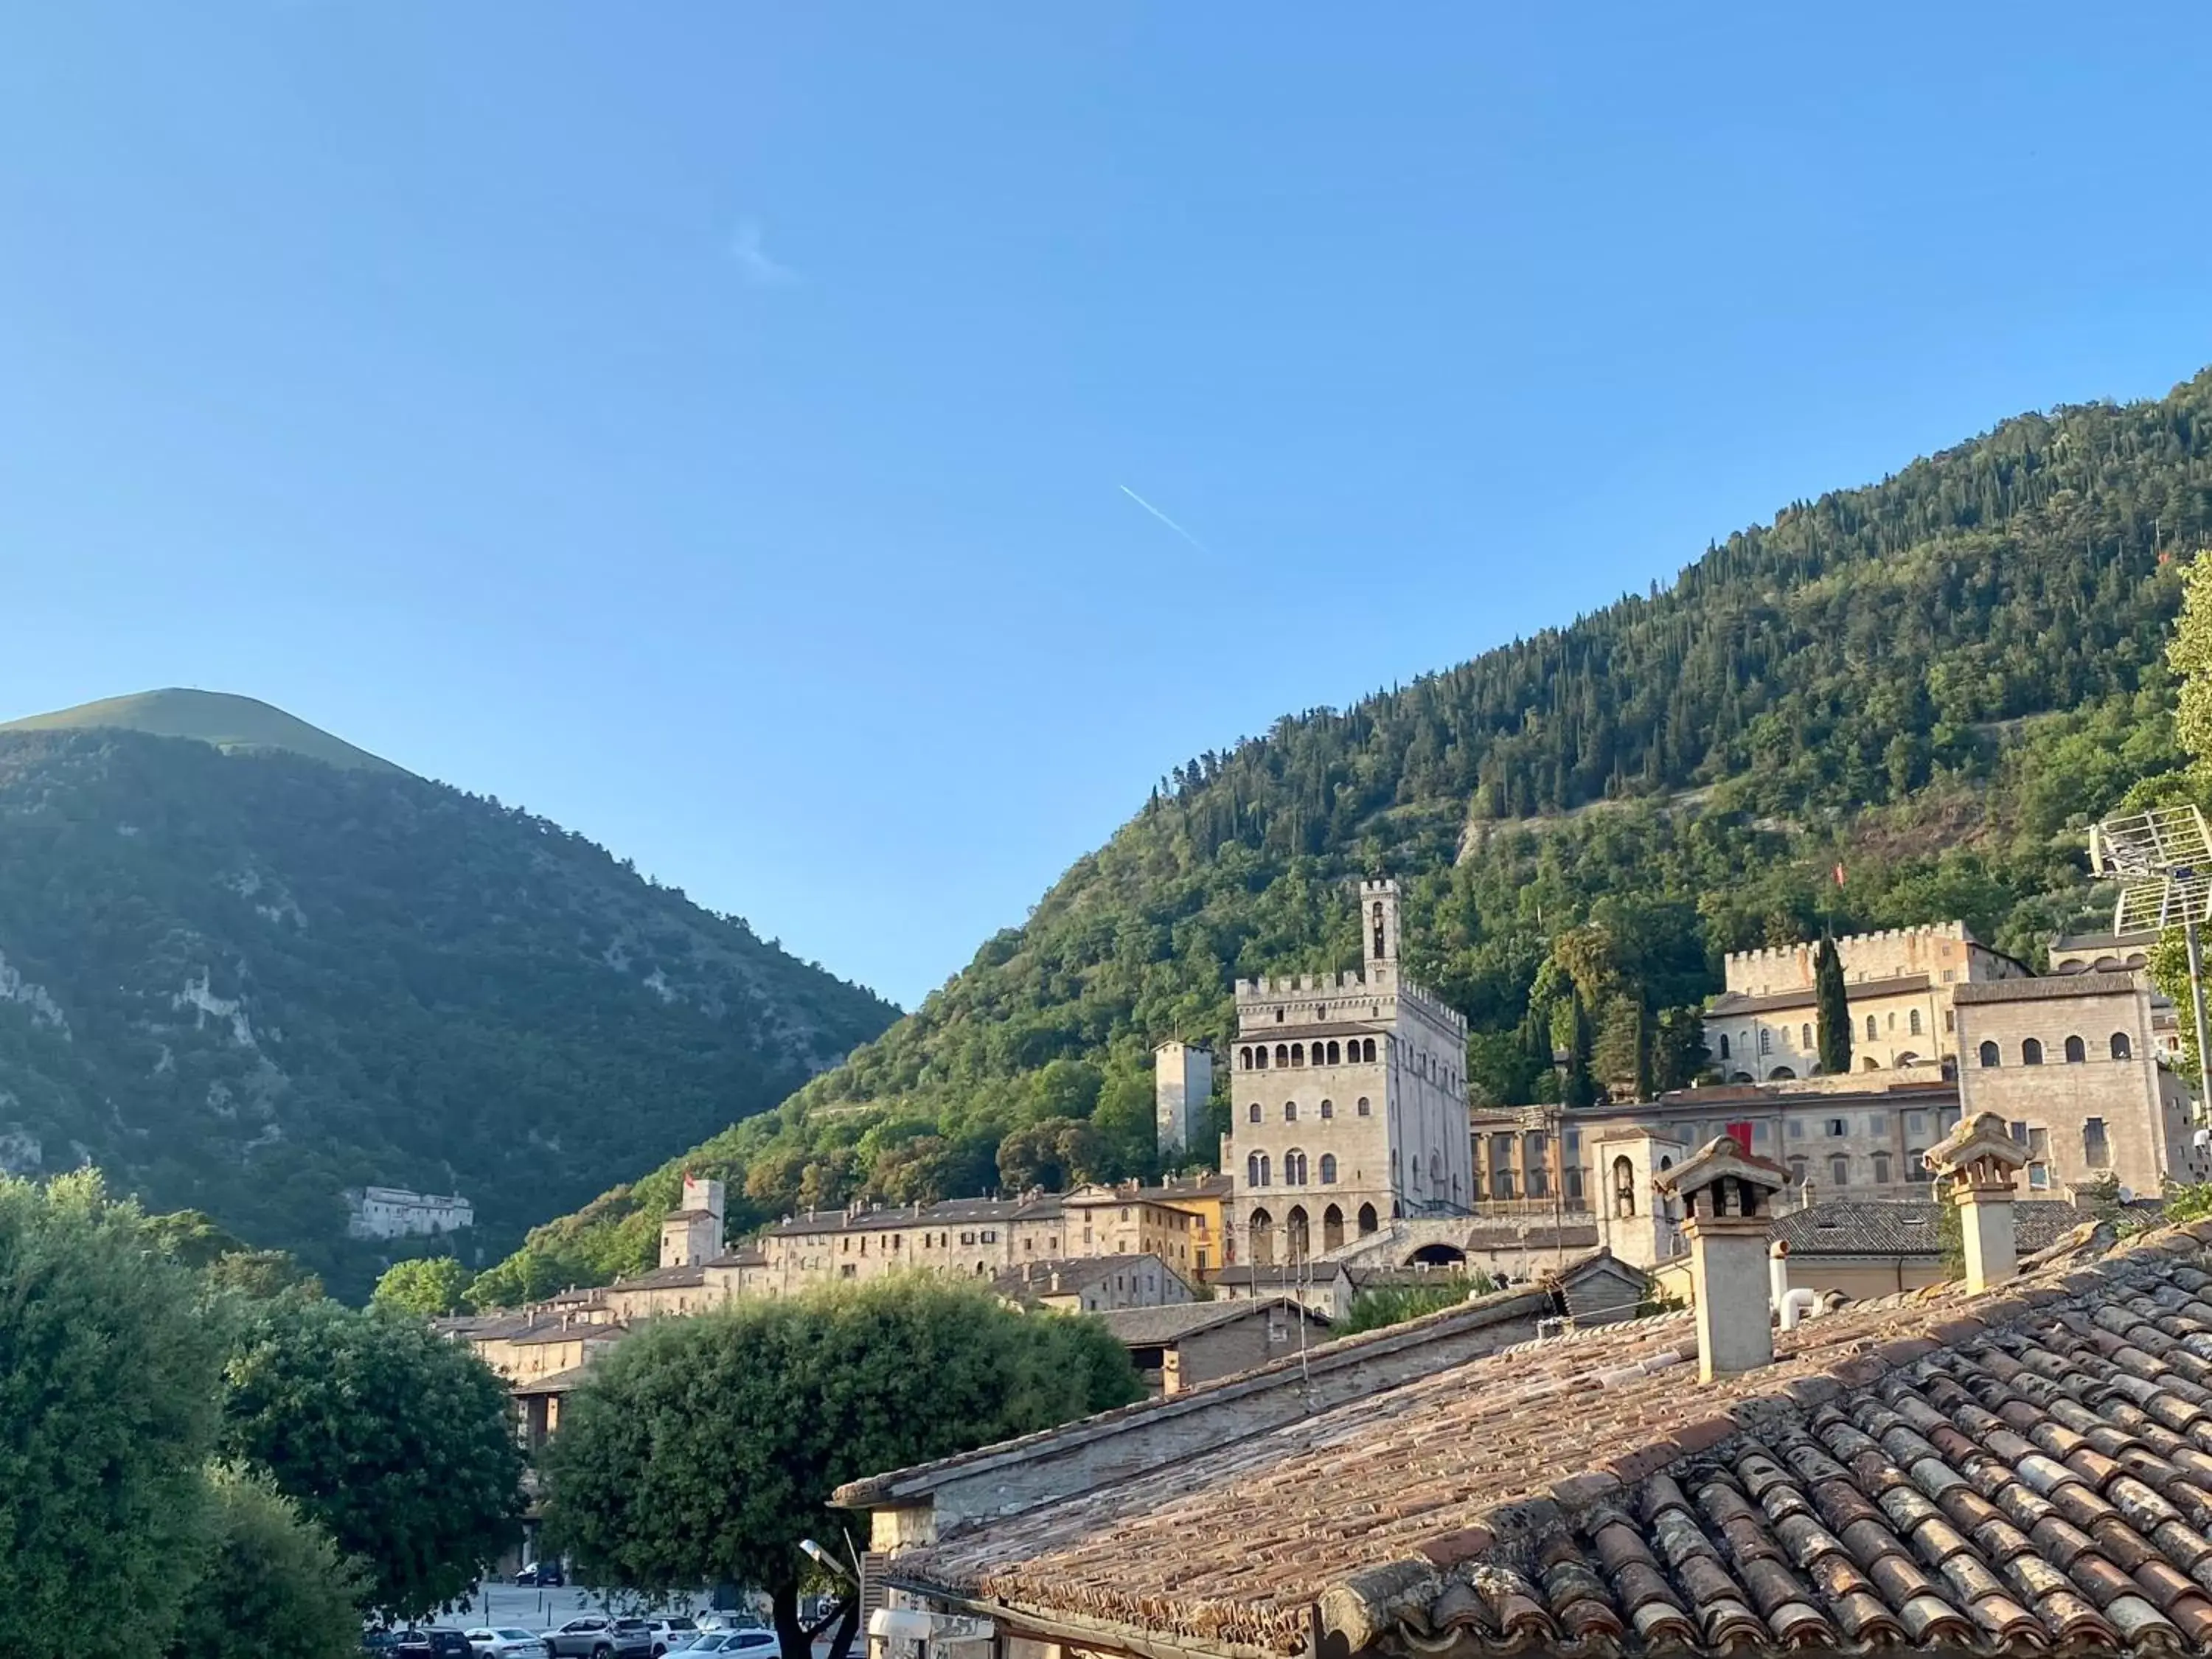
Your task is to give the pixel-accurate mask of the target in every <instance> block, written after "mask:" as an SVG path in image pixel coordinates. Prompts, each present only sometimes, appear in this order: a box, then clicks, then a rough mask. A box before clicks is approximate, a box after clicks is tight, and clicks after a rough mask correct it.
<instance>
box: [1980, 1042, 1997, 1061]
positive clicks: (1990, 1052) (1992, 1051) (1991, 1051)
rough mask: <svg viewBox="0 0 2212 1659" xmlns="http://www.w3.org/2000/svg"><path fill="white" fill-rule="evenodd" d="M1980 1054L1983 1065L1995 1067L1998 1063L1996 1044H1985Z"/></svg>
mask: <svg viewBox="0 0 2212 1659" xmlns="http://www.w3.org/2000/svg"><path fill="white" fill-rule="evenodd" d="M1978 1052H1979V1054H1981V1057H1982V1064H1983V1065H1984V1066H1994V1065H1996V1063H1997V1045H1996V1043H1994V1042H1984V1044H1983V1045H1982V1046H1981V1048H1980V1049H1979V1050H1978Z"/></svg>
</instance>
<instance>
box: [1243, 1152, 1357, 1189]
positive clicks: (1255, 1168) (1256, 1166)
mask: <svg viewBox="0 0 2212 1659" xmlns="http://www.w3.org/2000/svg"><path fill="white" fill-rule="evenodd" d="M1273 1168H1274V1166H1273V1161H1272V1160H1271V1159H1269V1158H1268V1157H1267V1153H1265V1152H1255V1153H1253V1154H1252V1155H1251V1156H1250V1157H1249V1158H1246V1159H1245V1160H1244V1184H1245V1185H1246V1186H1248V1187H1269V1186H1273V1184H1274V1180H1273ZM1320 1169H1321V1184H1322V1186H1324V1187H1334V1186H1335V1185H1336V1154H1335V1153H1334V1152H1323V1153H1322V1155H1321V1164H1320ZM1307 1170H1308V1165H1307V1163H1306V1155H1305V1154H1304V1152H1300V1151H1299V1150H1298V1149H1297V1147H1295V1146H1294V1147H1292V1148H1291V1150H1290V1151H1289V1152H1285V1153H1284V1154H1283V1185H1285V1187H1304V1186H1309V1185H1310V1184H1312V1183H1310V1182H1309V1181H1308V1180H1307V1178H1306V1176H1307Z"/></svg>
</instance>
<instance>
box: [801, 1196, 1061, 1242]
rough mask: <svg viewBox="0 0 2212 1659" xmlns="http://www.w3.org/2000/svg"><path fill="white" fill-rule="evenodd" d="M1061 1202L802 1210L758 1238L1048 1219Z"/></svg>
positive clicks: (954, 1201) (957, 1201)
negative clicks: (977, 1222)
mask: <svg viewBox="0 0 2212 1659" xmlns="http://www.w3.org/2000/svg"><path fill="white" fill-rule="evenodd" d="M1064 1203H1065V1200H1064V1199H1063V1197H1062V1196H1061V1195H1060V1194H1056V1193H1031V1194H1024V1195H1023V1196H1021V1197H1018V1198H948V1199H945V1200H943V1201H942V1202H940V1203H936V1204H906V1205H899V1206H874V1207H872V1208H859V1207H855V1208H850V1209H842V1210H802V1211H800V1212H799V1213H798V1214H797V1215H790V1216H786V1217H785V1218H783V1219H782V1220H781V1221H779V1222H777V1223H775V1225H772V1226H768V1227H763V1228H762V1229H761V1237H763V1238H773V1237H793V1236H797V1235H801V1234H807V1233H845V1232H856V1233H867V1232H885V1231H890V1229H892V1228H894V1227H926V1226H935V1225H945V1226H958V1225H960V1224H961V1223H963V1222H976V1221H1048V1220H1050V1219H1051V1218H1053V1217H1054V1216H1056V1215H1059V1214H1060V1213H1061V1211H1062V1206H1063V1205H1064Z"/></svg>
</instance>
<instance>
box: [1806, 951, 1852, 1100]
mask: <svg viewBox="0 0 2212 1659" xmlns="http://www.w3.org/2000/svg"><path fill="white" fill-rule="evenodd" d="M1813 999H1814V1001H1813V1006H1814V1018H1816V1019H1817V1020H1818V1021H1819V1025H1818V1027H1817V1029H1816V1030H1815V1031H1814V1040H1815V1041H1816V1042H1818V1043H1819V1045H1820V1069H1821V1070H1822V1071H1823V1072H1825V1073H1827V1074H1828V1075H1829V1076H1830V1077H1841V1076H1842V1075H1843V1074H1844V1073H1845V1072H1848V1071H1850V1069H1851V1003H1850V991H1849V990H1848V989H1847V988H1846V987H1844V958H1843V953H1842V952H1841V951H1838V950H1837V949H1836V941H1835V939H1834V937H1833V935H1832V934H1828V933H1823V934H1821V935H1820V949H1819V951H1816V952H1815V953H1814V957H1813Z"/></svg>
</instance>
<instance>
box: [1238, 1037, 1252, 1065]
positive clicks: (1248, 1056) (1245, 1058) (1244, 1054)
mask: <svg viewBox="0 0 2212 1659" xmlns="http://www.w3.org/2000/svg"><path fill="white" fill-rule="evenodd" d="M1237 1064H1238V1065H1240V1066H1243V1068H1244V1069H1245V1070H1246V1071H1248V1072H1249V1071H1250V1070H1251V1069H1252V1045H1251V1044H1250V1043H1249V1042H1248V1043H1246V1044H1245V1045H1244V1046H1243V1048H1239V1049H1238V1050H1237Z"/></svg>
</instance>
